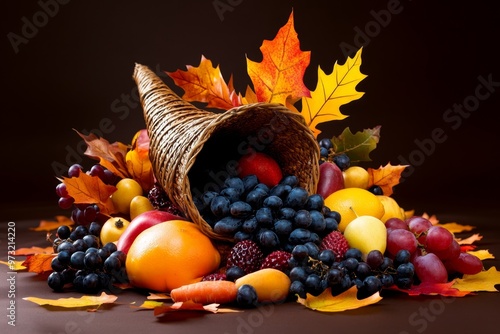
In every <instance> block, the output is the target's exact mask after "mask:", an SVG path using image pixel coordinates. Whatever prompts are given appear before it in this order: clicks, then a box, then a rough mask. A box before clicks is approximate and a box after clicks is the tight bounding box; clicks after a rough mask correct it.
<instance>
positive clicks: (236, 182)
mask: <svg viewBox="0 0 500 334" xmlns="http://www.w3.org/2000/svg"><path fill="white" fill-rule="evenodd" d="M224 186H225V187H227V188H233V189H234V190H236V192H237V193H238V195H241V194H243V192H245V183H244V182H243V180H242V179H241V178H239V177H230V178H227V179H226V180H225V181H224Z"/></svg>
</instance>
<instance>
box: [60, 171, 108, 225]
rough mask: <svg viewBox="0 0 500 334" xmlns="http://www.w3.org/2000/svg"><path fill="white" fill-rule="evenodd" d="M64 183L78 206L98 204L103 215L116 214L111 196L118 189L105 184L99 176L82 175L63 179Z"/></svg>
mask: <svg viewBox="0 0 500 334" xmlns="http://www.w3.org/2000/svg"><path fill="white" fill-rule="evenodd" d="M62 182H63V183H64V184H65V185H66V189H67V191H68V194H69V196H71V197H73V198H74V199H75V203H76V204H97V206H98V207H99V210H100V212H101V213H103V214H105V215H109V214H112V213H115V208H114V205H113V201H111V198H110V196H111V195H112V194H113V193H114V192H115V191H116V187H115V186H112V185H108V184H105V183H104V182H103V181H102V180H101V179H100V178H99V177H98V176H91V175H88V174H86V173H80V174H79V175H78V177H72V178H69V177H63V178H62Z"/></svg>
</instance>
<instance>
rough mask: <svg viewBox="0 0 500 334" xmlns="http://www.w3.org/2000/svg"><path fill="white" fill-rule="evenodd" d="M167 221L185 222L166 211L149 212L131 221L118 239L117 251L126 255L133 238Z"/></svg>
mask: <svg viewBox="0 0 500 334" xmlns="http://www.w3.org/2000/svg"><path fill="white" fill-rule="evenodd" d="M169 220H186V218H183V217H179V216H177V215H174V214H172V213H170V212H167V211H162V210H151V211H146V212H143V213H141V214H140V215H138V216H137V217H135V218H134V219H132V221H131V222H130V224H129V226H128V227H127V229H126V230H125V231H124V232H123V234H122V235H121V236H120V238H119V239H118V242H117V244H116V247H117V248H118V250H120V251H122V252H124V253H125V254H127V253H128V250H129V248H130V246H131V245H132V243H133V242H134V240H135V238H136V237H137V236H138V235H139V234H140V233H141V232H142V231H144V230H145V229H147V228H149V227H151V226H154V225H156V224H159V223H163V222H165V221H169Z"/></svg>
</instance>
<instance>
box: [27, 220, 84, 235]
mask: <svg viewBox="0 0 500 334" xmlns="http://www.w3.org/2000/svg"><path fill="white" fill-rule="evenodd" d="M55 218H56V220H55V221H51V220H41V221H40V223H39V224H38V226H37V227H30V230H32V231H47V232H48V231H53V230H56V229H57V228H58V227H59V226H61V225H67V226H71V225H73V224H74V223H75V222H73V220H71V218H69V217H66V216H56V217H55Z"/></svg>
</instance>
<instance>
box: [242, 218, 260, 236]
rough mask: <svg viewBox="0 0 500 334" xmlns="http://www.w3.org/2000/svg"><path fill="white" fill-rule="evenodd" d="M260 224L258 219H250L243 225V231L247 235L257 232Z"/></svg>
mask: <svg viewBox="0 0 500 334" xmlns="http://www.w3.org/2000/svg"><path fill="white" fill-rule="evenodd" d="M258 226H259V223H258V222H257V218H255V217H250V218H248V219H246V220H245V221H244V222H243V225H241V230H242V231H243V232H246V233H253V232H255V231H256V230H257V227H258Z"/></svg>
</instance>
